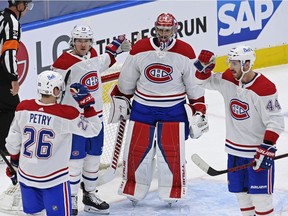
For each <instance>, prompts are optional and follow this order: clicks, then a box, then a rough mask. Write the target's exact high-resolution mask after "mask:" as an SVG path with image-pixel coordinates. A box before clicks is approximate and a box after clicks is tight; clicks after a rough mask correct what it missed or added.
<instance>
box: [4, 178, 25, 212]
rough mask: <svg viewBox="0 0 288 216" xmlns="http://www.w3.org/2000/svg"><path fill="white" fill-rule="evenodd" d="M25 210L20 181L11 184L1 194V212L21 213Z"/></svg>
mask: <svg viewBox="0 0 288 216" xmlns="http://www.w3.org/2000/svg"><path fill="white" fill-rule="evenodd" d="M21 211H23V207H22V197H21V191H20V185H19V183H18V184H16V185H13V184H11V185H10V186H9V187H8V188H7V190H5V191H4V192H3V193H2V194H1V195H0V212H4V213H7V214H15V215H17V213H18V214H19V212H21Z"/></svg>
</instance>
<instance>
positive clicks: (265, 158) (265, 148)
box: [253, 143, 277, 172]
mask: <svg viewBox="0 0 288 216" xmlns="http://www.w3.org/2000/svg"><path fill="white" fill-rule="evenodd" d="M276 151H277V149H276V147H275V146H273V145H269V144H266V143H262V144H261V145H260V146H259V147H258V148H257V150H256V154H255V156H254V161H255V165H254V166H253V169H254V170H255V171H256V172H259V171H261V170H264V169H269V168H270V167H271V166H272V165H273V164H274V157H275V152H276Z"/></svg>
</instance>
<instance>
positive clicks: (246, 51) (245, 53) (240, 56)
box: [227, 45, 256, 74]
mask: <svg viewBox="0 0 288 216" xmlns="http://www.w3.org/2000/svg"><path fill="white" fill-rule="evenodd" d="M255 59H256V55H255V52H254V50H253V49H252V48H251V47H249V46H245V45H240V46H237V47H235V48H232V49H231V50H230V51H229V53H228V57H227V63H228V64H229V63H230V61H233V60H237V61H240V63H241V71H242V73H243V74H245V73H247V72H248V71H250V69H251V68H252V66H253V65H254V61H255ZM247 61H249V62H250V67H249V68H248V70H246V71H244V65H245V63H246V62H247Z"/></svg>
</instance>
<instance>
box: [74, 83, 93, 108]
mask: <svg viewBox="0 0 288 216" xmlns="http://www.w3.org/2000/svg"><path fill="white" fill-rule="evenodd" d="M70 92H71V94H72V97H73V98H74V99H75V100H76V101H77V103H78V104H79V107H80V108H87V107H90V106H91V105H92V104H95V99H94V98H93V97H92V95H91V94H90V93H89V90H88V89H87V87H86V86H84V85H82V84H80V83H73V84H72V85H70Z"/></svg>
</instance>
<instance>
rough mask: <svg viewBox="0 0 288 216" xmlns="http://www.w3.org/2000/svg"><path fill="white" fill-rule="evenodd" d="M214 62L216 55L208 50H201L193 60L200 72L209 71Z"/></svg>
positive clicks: (212, 67)
mask: <svg viewBox="0 0 288 216" xmlns="http://www.w3.org/2000/svg"><path fill="white" fill-rule="evenodd" d="M215 63H216V56H215V54H214V53H213V52H211V51H209V50H202V51H201V52H200V54H199V56H198V59H197V60H196V61H195V62H194V65H195V67H196V68H197V70H198V71H199V72H201V73H211V71H212V70H213V69H214V67H215Z"/></svg>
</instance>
